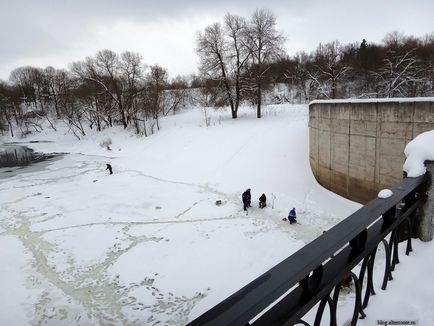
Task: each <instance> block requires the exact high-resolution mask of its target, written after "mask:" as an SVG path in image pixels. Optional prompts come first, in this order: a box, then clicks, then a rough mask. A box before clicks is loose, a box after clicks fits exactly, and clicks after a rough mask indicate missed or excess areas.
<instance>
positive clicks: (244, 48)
mask: <svg viewBox="0 0 434 326" xmlns="http://www.w3.org/2000/svg"><path fill="white" fill-rule="evenodd" d="M225 31H226V35H227V38H228V41H227V43H228V46H227V49H228V54H227V55H228V59H229V60H228V61H229V66H230V68H231V69H230V76H231V79H232V80H233V83H234V87H235V94H234V105H233V107H231V109H232V118H233V119H236V118H237V114H238V108H239V105H240V102H241V94H242V83H241V78H242V74H243V71H244V69H245V67H246V65H247V63H248V60H249V58H250V56H251V51H250V48H249V47H248V39H247V38H246V36H247V35H248V28H247V23H246V20H245V19H244V18H243V17H241V16H237V15H232V14H229V13H228V14H226V16H225Z"/></svg>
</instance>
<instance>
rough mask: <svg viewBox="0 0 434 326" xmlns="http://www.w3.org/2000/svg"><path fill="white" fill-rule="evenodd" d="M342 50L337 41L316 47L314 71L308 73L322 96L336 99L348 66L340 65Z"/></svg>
mask: <svg viewBox="0 0 434 326" xmlns="http://www.w3.org/2000/svg"><path fill="white" fill-rule="evenodd" d="M342 54H343V52H342V48H341V46H340V43H339V42H338V41H333V42H330V43H326V44H321V43H320V45H319V46H318V48H317V49H316V52H315V59H314V62H315V71H314V72H311V73H310V76H311V78H312V79H313V80H314V81H315V83H316V84H317V87H318V88H319V89H320V90H321V93H322V94H323V95H326V94H327V93H328V94H329V95H326V97H329V98H333V99H334V98H336V97H337V89H338V86H339V85H340V84H341V83H342V82H343V81H344V78H345V76H346V74H347V73H348V71H349V70H350V67H349V66H346V65H344V64H342V60H341V59H342Z"/></svg>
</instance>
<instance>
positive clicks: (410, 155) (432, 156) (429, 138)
mask: <svg viewBox="0 0 434 326" xmlns="http://www.w3.org/2000/svg"><path fill="white" fill-rule="evenodd" d="M404 153H405V156H406V157H407V159H406V160H405V163H404V167H403V169H404V171H405V172H407V176H408V177H418V176H420V175H423V174H424V173H425V172H426V168H425V164H424V162H425V161H434V130H431V131H427V132H424V133H422V134H420V135H418V136H417V137H416V138H415V139H413V140H412V141H411V142H409V143H408V144H407V146H406V147H405V150H404Z"/></svg>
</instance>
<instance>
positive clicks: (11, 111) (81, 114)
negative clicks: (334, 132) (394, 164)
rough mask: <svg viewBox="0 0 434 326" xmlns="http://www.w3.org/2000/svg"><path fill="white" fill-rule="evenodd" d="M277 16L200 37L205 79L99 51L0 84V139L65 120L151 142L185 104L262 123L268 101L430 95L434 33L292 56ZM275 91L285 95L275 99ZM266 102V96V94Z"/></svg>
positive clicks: (22, 70)
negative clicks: (248, 115) (251, 113)
mask: <svg viewBox="0 0 434 326" xmlns="http://www.w3.org/2000/svg"><path fill="white" fill-rule="evenodd" d="M284 42H285V37H284V35H283V34H282V33H281V32H279V31H278V29H277V21H276V16H275V15H274V14H273V13H272V12H271V11H269V10H267V9H258V10H256V11H255V12H254V13H253V14H252V15H251V17H249V18H245V17H242V16H238V15H234V14H230V13H228V14H227V15H226V16H225V17H224V19H223V21H222V22H216V23H214V24H211V25H209V26H207V27H206V28H205V29H203V30H202V31H199V32H198V33H197V36H196V52H197V54H198V56H199V58H200V66H199V74H198V75H190V76H178V77H176V78H175V79H171V80H169V76H168V72H167V70H166V69H165V68H163V67H161V66H159V65H153V66H146V65H145V64H144V62H143V59H142V57H141V55H140V54H138V53H134V52H130V51H125V52H123V53H121V54H118V53H116V52H114V51H111V50H101V51H98V52H97V53H96V55H95V56H93V57H87V58H85V60H83V61H78V62H74V63H72V64H71V65H70V67H69V69H68V70H65V69H55V68H53V67H46V68H37V67H31V66H24V67H19V68H16V69H15V70H13V71H12V72H11V74H10V77H9V80H8V82H6V81H1V80H0V133H1V134H6V133H8V132H9V133H10V135H11V136H14V134H15V133H16V132H17V131H18V132H19V133H21V135H25V134H27V133H32V132H39V131H41V130H42V128H43V126H44V125H48V126H50V127H51V128H53V129H56V128H57V127H56V126H57V123H58V122H59V121H60V122H63V123H64V124H65V125H66V126H67V128H68V129H69V131H71V132H72V133H73V134H74V135H75V136H76V137H77V138H80V137H82V136H84V135H85V134H86V130H87V129H88V128H90V129H96V130H97V131H101V130H103V129H105V128H108V127H112V126H115V125H121V126H123V127H124V128H129V127H130V128H132V129H134V130H135V132H136V133H137V134H143V135H145V136H148V135H149V134H152V133H154V132H155V131H157V130H159V128H160V125H159V119H160V117H161V116H165V115H167V114H169V113H173V114H174V113H176V112H177V110H179V109H180V108H182V107H184V106H186V105H200V106H212V107H224V106H228V107H229V108H230V110H231V114H232V118H237V113H238V108H239V107H240V105H241V104H243V103H249V104H251V105H254V106H255V107H256V114H257V117H258V118H260V117H261V115H262V113H261V108H262V104H263V102H264V98H265V97H267V103H268V102H279V103H282V102H291V103H295V102H296V103H307V102H309V101H311V100H314V99H336V98H349V97H351V98H354V97H356V98H375V97H415V96H434V33H432V34H430V35H427V36H425V37H421V38H416V37H412V36H405V35H402V34H400V33H398V32H392V33H390V34H387V35H386V37H385V38H384V40H383V42H382V43H381V44H376V43H372V42H368V41H366V40H365V39H363V40H361V41H359V42H357V43H350V44H340V43H339V42H338V41H332V42H329V43H324V44H322V43H320V44H319V45H318V47H317V48H316V49H315V50H314V51H312V52H311V53H307V52H299V53H297V54H296V55H294V56H288V55H287V54H285V51H284ZM276 85H280V86H282V85H283V86H284V91H282V92H278V93H277V94H274V95H272V94H273V90H274V89H275V86H276ZM265 95H266V96H265Z"/></svg>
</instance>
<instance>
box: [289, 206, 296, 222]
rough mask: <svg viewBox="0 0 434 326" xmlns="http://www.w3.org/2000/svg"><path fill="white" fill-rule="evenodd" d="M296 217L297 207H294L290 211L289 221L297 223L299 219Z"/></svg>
mask: <svg viewBox="0 0 434 326" xmlns="http://www.w3.org/2000/svg"><path fill="white" fill-rule="evenodd" d="M296 218H297V213H296V212H295V207H293V208H292V209H291V210H290V211H289V214H288V221H289V223H291V224H292V223H297V220H296Z"/></svg>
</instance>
